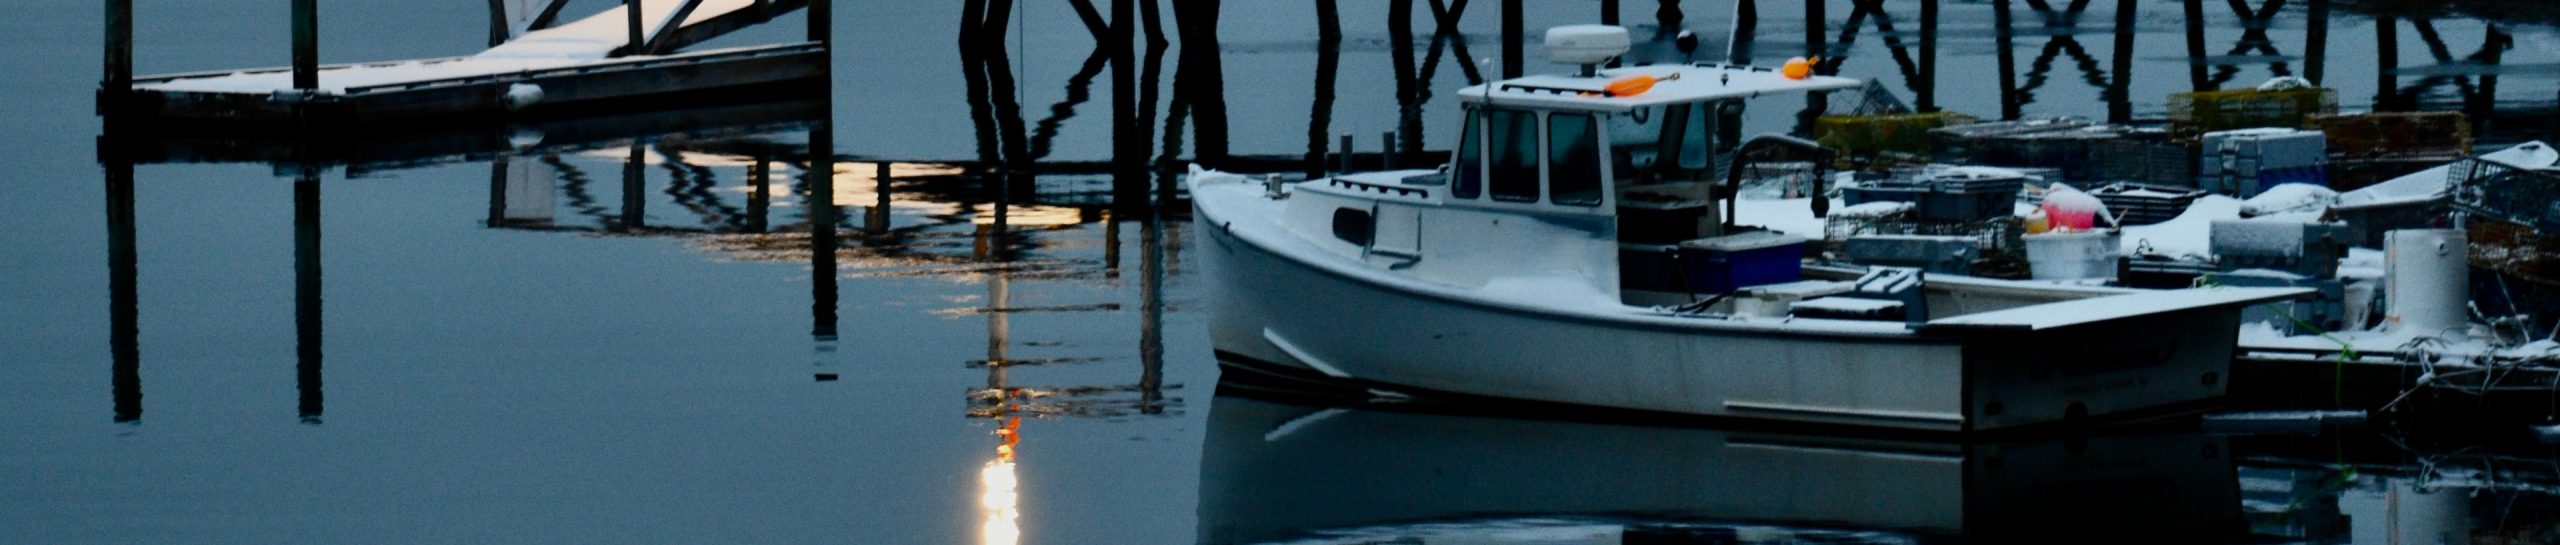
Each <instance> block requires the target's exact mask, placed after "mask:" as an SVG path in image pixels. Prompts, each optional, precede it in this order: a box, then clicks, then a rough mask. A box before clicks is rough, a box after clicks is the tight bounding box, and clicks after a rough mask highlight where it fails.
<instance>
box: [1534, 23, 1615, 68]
mask: <svg viewBox="0 0 2560 545" xmlns="http://www.w3.org/2000/svg"><path fill="white" fill-rule="evenodd" d="M1632 43H1633V42H1631V41H1629V40H1628V38H1627V29H1625V28H1622V27H1615V26H1609V25H1567V26H1560V27H1555V28H1550V29H1547V60H1550V61H1554V62H1555V63H1556V64H1600V63H1604V62H1609V59H1613V58H1617V57H1618V56H1619V55H1625V54H1627V47H1628V45H1630V44H1632Z"/></svg>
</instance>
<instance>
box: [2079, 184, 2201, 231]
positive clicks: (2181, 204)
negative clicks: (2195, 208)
mask: <svg viewBox="0 0 2560 545" xmlns="http://www.w3.org/2000/svg"><path fill="white" fill-rule="evenodd" d="M2089 194H2090V195H2092V196H2096V197H2097V198H2098V201H2099V202H2104V203H2107V210H2109V211H2112V212H2115V214H2116V220H2117V221H2118V222H2120V223H2122V224H2124V225H2151V224H2154V223H2160V222H2164V221H2169V220H2172V219H2176V218H2177V217H2178V215H2179V214H2184V213H2186V212H2187V207H2188V206H2192V205H2194V204H2195V203H2196V199H2197V198H2200V197H2203V196H2204V195H2205V193H2204V191H2203V190H2198V189H2193V188H2186V187H2169V186H2157V185H2150V184H2137V183H2127V182H2117V183H2112V184H2107V185H2106V186H2105V187H2100V188H2097V189H2092V190H2089Z"/></svg>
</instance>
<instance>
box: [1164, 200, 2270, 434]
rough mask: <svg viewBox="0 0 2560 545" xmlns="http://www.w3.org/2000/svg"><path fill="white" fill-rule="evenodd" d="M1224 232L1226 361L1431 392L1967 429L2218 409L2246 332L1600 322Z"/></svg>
mask: <svg viewBox="0 0 2560 545" xmlns="http://www.w3.org/2000/svg"><path fill="white" fill-rule="evenodd" d="M1204 210H1205V208H1204ZM1203 214H1204V216H1205V215H1206V212H1205V211H1204V212H1203ZM1210 224H1211V225H1212V226H1213V228H1211V229H1206V231H1208V232H1209V233H1210V235H1209V239H1210V241H1211V242H1212V244H1210V245H1209V247H1208V249H1207V251H1205V252H1202V253H1203V254H1207V255H1206V257H1205V258H1203V265H1202V267H1203V269H1204V270H1205V271H1206V272H1207V273H1208V274H1209V275H1210V277H1211V281H1210V282H1209V285H1210V300H1211V301H1212V304H1211V305H1210V316H1209V318H1210V327H1211V331H1212V337H1213V338H1212V343H1213V344H1214V345H1215V347H1216V348H1217V349H1218V350H1219V351H1220V352H1222V353H1224V354H1227V355H1228V356H1229V357H1231V358H1240V359H1246V360H1255V361H1259V362H1266V363H1268V364H1270V365H1271V366H1276V367H1279V368H1281V369H1283V373H1284V374H1294V375H1298V376H1300V377H1316V378H1322V379H1327V380H1334V381H1340V382H1343V383H1346V384H1366V385H1385V386H1389V387H1397V388H1400V389H1408V390H1411V391H1414V392H1417V393H1426V394H1428V393H1446V394H1458V395H1462V396H1471V397H1482V398H1495V399H1507V400H1525V401H1530V402H1544V403H1559V404H1568V405H1580V406H1590V407H1601V408H1610V409H1627V410H1634V411H1644V412H1659V413H1675V414H1682V415H1699V416H1709V417H1733V418H1748V419H1775V420H1785V421H1798V422H1807V423H1821V424H1836V425H1846V426H1855V427H1874V428H1890V429H1900V430H1919V431H1930V432H1967V431H1975V430H1986V429H1992V428H2006V427H2014V426H2022V425H2035V424H2047V423H2054V422H2062V421H2074V420H2086V419H2091V418H2096V417H2110V416H2127V415H2133V414H2156V413H2159V412H2164V411H2178V410H2191V409H2194V408H2196V407H2198V406H2200V405H2204V404H2208V403H2212V402H2215V401H2217V400H2218V399H2219V398H2220V397H2221V396H2222V394H2223V391H2224V386H2223V384H2222V382H2221V380H2220V377H2222V376H2226V375H2228V371H2229V365H2230V353H2231V346H2232V341H2233V339H2232V335H2233V333H2231V332H2233V331H2236V330H2237V323H2236V322H2235V321H2234V320H2236V319H2237V312H2236V310H2235V309H2231V308H2198V309H2189V310H2182V311H2176V312H2165V313H2159V314H2153V315H2146V316H2140V317H2135V318H2131V319H2123V320H2113V321H2109V322H2106V323H2102V324H2097V325H2092V326H2080V327H2073V328H2064V329H2060V330H2046V331H2018V332H2000V333H1997V334H1991V333H1984V332H1979V331H1976V332H1971V333H1966V334H1944V335H1931V334H1919V333H1912V334H1906V335H1889V336H1878V335H1873V334H1833V333H1824V332H1820V331H1810V332H1806V331H1784V332H1781V331H1770V330H1767V329H1765V328H1764V329H1757V330H1751V329H1734V328H1730V327H1717V326H1715V325H1714V324H1715V323H1716V321H1715V320H1706V319H1701V320H1697V321H1696V322H1695V324H1696V325H1694V326H1667V325H1664V324H1663V323H1661V321H1660V320H1640V319H1630V320H1624V321H1618V320H1607V319H1597V318H1593V317H1591V316H1585V315H1570V314H1563V313H1545V312H1538V311H1535V310H1526V309H1522V308H1519V307H1517V306H1510V305H1500V304H1492V303H1487V302H1482V301H1469V300H1466V299H1464V298H1459V297H1449V296H1446V295H1445V294H1432V293H1418V292H1415V291H1411V290H1406V289H1402V288H1401V287H1398V286H1393V285H1390V284H1389V283H1385V282H1378V281H1373V280H1370V279H1363V278H1357V277H1356V276H1355V275H1353V274H1346V273H1343V272H1341V271H1336V270H1330V269H1327V268H1325V267H1320V266H1316V265H1313V264H1309V263H1305V262H1302V261H1300V260H1299V259H1296V258H1293V257H1291V256H1288V255H1283V254H1281V253H1278V252H1274V251H1271V250H1269V249H1266V248H1264V247H1263V246H1261V245H1259V244H1257V243H1256V242H1255V241H1253V240H1250V237H1240V236H1238V234H1237V233H1236V232H1235V229H1237V228H1238V227H1239V226H1237V225H1235V224H1233V223H1232V222H1220V221H1217V220H1215V219H1211V220H1210ZM1279 236H1288V235H1286V234H1285V233H1283V234H1279ZM1817 329H1818V328H1817Z"/></svg>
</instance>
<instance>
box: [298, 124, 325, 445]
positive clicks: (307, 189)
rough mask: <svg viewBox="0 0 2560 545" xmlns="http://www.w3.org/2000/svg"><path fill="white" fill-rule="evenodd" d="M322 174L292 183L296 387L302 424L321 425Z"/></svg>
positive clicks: (309, 175)
mask: <svg viewBox="0 0 2560 545" xmlns="http://www.w3.org/2000/svg"><path fill="white" fill-rule="evenodd" d="M322 312H323V309H322V307H321V304H320V175H319V173H317V172H312V171H306V172H305V173H304V174H303V175H302V177H301V178H300V179H297V180H294V182H293V324H294V339H295V342H294V359H295V365H294V387H295V388H296V389H298V390H300V391H301V394H302V395H301V402H300V404H299V408H300V411H299V412H300V413H301V416H302V422H303V423H305V424H318V423H320V414H321V412H322V409H323V405H324V401H325V399H324V396H323V395H322V394H321V376H320V364H321V362H320V359H321V347H320V337H321V327H320V319H321V314H322Z"/></svg>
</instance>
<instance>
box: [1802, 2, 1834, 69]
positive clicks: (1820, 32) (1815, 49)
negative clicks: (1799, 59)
mask: <svg viewBox="0 0 2560 545" xmlns="http://www.w3.org/2000/svg"><path fill="white" fill-rule="evenodd" d="M1825 9H1827V7H1826V6H1824V5H1823V0H1804V56H1805V57H1806V58H1813V57H1820V56H1822V54H1823V49H1824V48H1823V44H1824V43H1826V42H1827V38H1826V37H1825V36H1827V35H1829V34H1830V33H1831V28H1830V27H1831V19H1830V16H1829V15H1827V14H1825V13H1824V10H1825Z"/></svg>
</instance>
